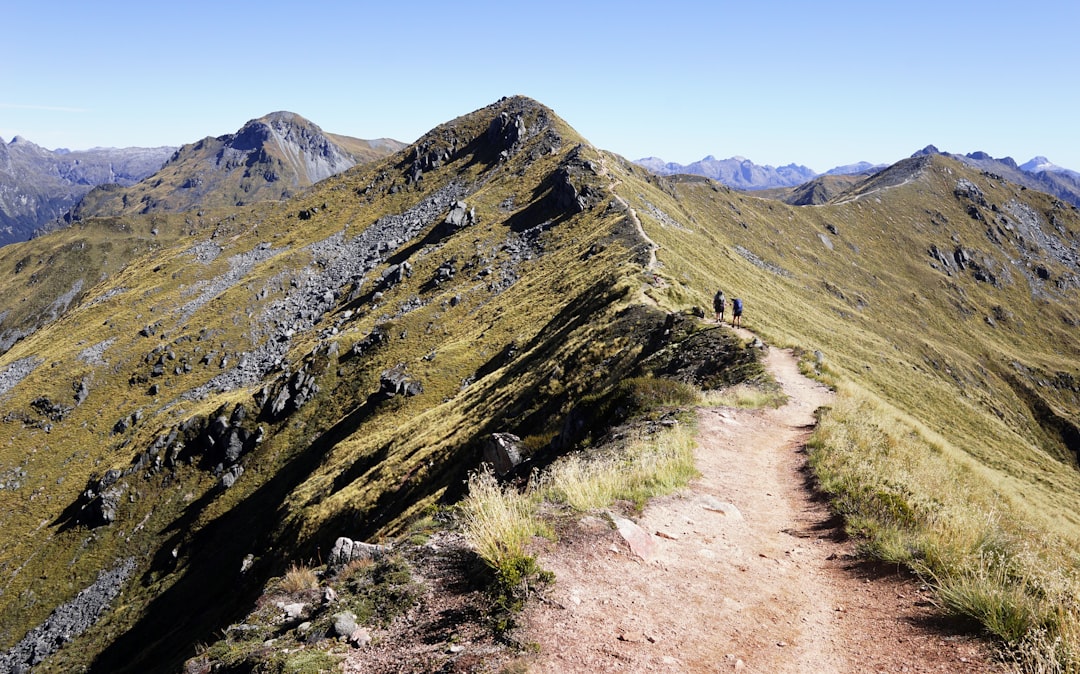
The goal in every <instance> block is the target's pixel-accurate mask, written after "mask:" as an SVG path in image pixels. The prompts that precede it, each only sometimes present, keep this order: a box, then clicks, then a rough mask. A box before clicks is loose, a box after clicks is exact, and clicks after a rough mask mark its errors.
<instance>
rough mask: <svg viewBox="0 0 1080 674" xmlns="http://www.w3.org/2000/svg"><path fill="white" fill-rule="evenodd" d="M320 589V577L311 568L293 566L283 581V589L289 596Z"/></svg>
mask: <svg viewBox="0 0 1080 674" xmlns="http://www.w3.org/2000/svg"><path fill="white" fill-rule="evenodd" d="M318 587H319V577H318V576H316V575H315V571H314V570H312V569H311V568H310V567H307V566H303V565H297V564H293V565H292V566H290V567H289V570H288V571H286V572H285V575H284V576H283V577H282V579H281V589H282V590H283V591H285V592H288V593H289V594H294V593H297V592H303V591H304V590H314V589H317V588H318Z"/></svg>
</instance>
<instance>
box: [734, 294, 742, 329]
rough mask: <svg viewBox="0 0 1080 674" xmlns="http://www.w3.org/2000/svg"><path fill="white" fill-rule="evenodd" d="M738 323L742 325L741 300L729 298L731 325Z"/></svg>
mask: <svg viewBox="0 0 1080 674" xmlns="http://www.w3.org/2000/svg"><path fill="white" fill-rule="evenodd" d="M735 324H738V325H739V327H740V328H741V327H742V300H741V299H739V298H738V297H736V298H735V299H733V300H731V327H733V328H734V327H735Z"/></svg>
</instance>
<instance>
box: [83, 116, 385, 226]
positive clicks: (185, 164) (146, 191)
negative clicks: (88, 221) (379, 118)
mask: <svg viewBox="0 0 1080 674" xmlns="http://www.w3.org/2000/svg"><path fill="white" fill-rule="evenodd" d="M402 147H403V144H402V143H399V142H397V141H394V140H389V139H385V138H384V139H379V140H361V139H359V138H350V137H348V136H339V135H335V134H328V133H324V132H323V130H322V129H320V128H319V127H318V126H317V125H315V124H314V123H312V122H310V121H308V120H306V119H304V118H303V117H301V116H300V115H297V114H294V113H291V112H274V113H271V114H269V115H266V116H264V117H260V118H258V119H253V120H251V121H250V122H248V123H247V124H245V125H244V126H243V127H242V128H241V129H240V130H239V131H237V132H236V133H235V134H228V135H225V136H219V137H217V138H209V137H208V138H204V139H203V140H201V141H199V142H197V143H192V144H189V145H185V146H184V147H182V148H180V149H179V150H177V151H176V152H175V153H174V154H173V156H172V157H171V158H170V159H169V160H168V162H167V163H166V164H165V166H163V167H162V168H161V170H160V171H158V172H157V173H155V174H154V175H152V176H149V177H148V178H147V179H146V180H144V181H142V182H140V183H139V184H138V185H134V186H131V187H129V188H126V189H120V188H117V187H113V186H108V187H102V188H101V189H98V190H94V191H93V192H91V193H90V194H88V195H86V197H85V198H84V199H83V200H82V201H81V202H80V203H79V205H78V207H77V208H75V210H74V211H73V214H72V216H73V218H74V219H79V218H86V217H91V216H115V215H122V214H135V213H151V212H163V211H164V212H178V211H187V210H193V209H200V208H214V207H221V206H225V207H233V206H242V205H244V204H251V203H255V202H259V201H269V200H280V199H287V198H289V197H290V196H292V195H294V194H298V193H299V192H300V191H301V190H303V189H304V188H306V187H308V186H310V185H313V184H315V183H317V182H319V181H320V180H323V179H325V178H328V177H330V176H332V175H336V174H338V173H341V172H342V171H344V170H346V169H349V168H351V167H352V166H355V165H356V164H357V163H366V162H370V161H374V160H376V159H379V158H381V157H385V156H386V155H388V154H391V153H393V152H396V151H397V150H400V149H401V148H402Z"/></svg>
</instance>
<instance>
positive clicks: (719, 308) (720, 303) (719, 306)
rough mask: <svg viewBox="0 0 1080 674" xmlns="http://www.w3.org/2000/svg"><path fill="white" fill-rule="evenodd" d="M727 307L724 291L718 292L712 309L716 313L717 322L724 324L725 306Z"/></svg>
mask: <svg viewBox="0 0 1080 674" xmlns="http://www.w3.org/2000/svg"><path fill="white" fill-rule="evenodd" d="M725 305H727V298H726V297H724V291H723V290H717V291H716V294H715V295H713V298H712V308H713V311H715V312H716V322H717V323H723V322H724V306H725Z"/></svg>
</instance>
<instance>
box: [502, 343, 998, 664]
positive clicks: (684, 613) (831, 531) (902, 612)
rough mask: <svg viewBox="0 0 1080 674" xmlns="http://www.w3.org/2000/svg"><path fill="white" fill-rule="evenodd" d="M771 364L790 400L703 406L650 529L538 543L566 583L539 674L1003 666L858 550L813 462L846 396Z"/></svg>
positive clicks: (586, 529)
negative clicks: (684, 485)
mask: <svg viewBox="0 0 1080 674" xmlns="http://www.w3.org/2000/svg"><path fill="white" fill-rule="evenodd" d="M739 333H740V335H742V336H744V337H749V336H751V335H750V333H749V332H747V331H743V330H740V331H739ZM765 364H766V367H767V368H768V369H769V371H770V372H771V373H772V375H773V377H774V378H775V379H776V380H777V381H778V382H779V383H780V384H781V386H782V387H783V388H784V391H785V393H787V395H788V396H789V402H788V403H787V404H786V405H785V406H783V407H781V408H779V409H775V410H773V409H768V410H740V409H732V408H702V409H700V410H699V411H698V425H699V436H698V449H697V450H696V454H697V463H698V469H699V470H700V471H701V477H700V478H699V479H698V480H695V481H694V482H693V483H692V484H691V485H690V487H689V488H688V489H685V490H683V491H682V492H680V493H678V494H675V495H672V496H668V497H664V498H660V499H655V500H654V501H653V502H651V503H650V504H649V505H648V506H647V507H646V509H645V511H644V512H643V513H642V514H641V516H640V517H639V518H637V521H636V525H637V526H636V527H634V526H633V525H632V524H629V523H627V522H625V521H624V522H622V523H621V524H622V526H620V527H619V530H618V531H616V530H613V528H612V526H611V523H610V522H609V521H608V520H607V519H605V518H599V517H591V516H590V517H585V518H582V520H581V521H580V522H579V523H578V525H577V526H576V527H574V528H573V530H572V531H570V532H567V533H565V534H563V536H562V537H561V538H560V541H559V542H558V543H557V544H554V545H552V546H550V547H549V548H548V549H546V550H540V551H539V558H540V562H541V564H542V566H543V567H544V568H547V569H550V570H552V571H554V572H555V574H556V578H557V581H556V584H555V586H554V587H553V588H552V589H551V591H550V592H549V593H548V595H547V598H546V600H545V601H544V602H540V603H538V604H537V605H536V606H534V607H532V608H530V609H529V610H528V611H527V612H526V615H525V620H524V621H523V622H524V624H525V632H526V633H527V638H528V639H529V640H530V641H532V642H533V643H535V644H536V645H538V646H539V654H538V655H536V656H535V657H534V658H532V659H531V662H530V671H533V672H551V673H554V672H636V671H640V672H645V671H664V672H722V671H746V672H774V673H776V672H819V673H830V672H836V673H849V672H878V671H889V672H892V671H912V672H919V671H949V672H965V671H971V672H986V671H994V669H995V667H994V665H993V664H992V662H991V658H990V656H989V649H988V648H987V646H986V645H985V644H984V643H982V642H981V641H979V640H978V639H976V638H973V637H971V636H969V635H966V634H962V633H958V632H955V631H954V630H953V629H952V626H950V625H949V624H947V623H946V622H943V621H942V620H940V618H938V617H937V614H936V612H935V610H934V608H933V605H932V603H931V602H930V594H929V591H928V589H927V588H926V587H925V586H922V585H921V584H920V583H919V582H918V581H917V580H914V579H911V578H906V577H904V576H902V575H901V574H900V573H899V571H898V570H896V569H882V568H880V567H879V566H876V565H872V564H867V563H863V562H860V561H859V560H858V559H857V558H856V557H855V556H854V555H853V554H852V549H851V548H852V545H853V544H852V543H851V542H849V541H846V540H844V536H843V534H842V532H841V530H840V529H839V528H838V523H837V522H836V521H835V519H834V518H832V517H831V516H830V513H829V510H828V508H827V506H826V504H825V503H824V502H823V500H822V499H821V498H819V497H817V496H816V495H815V494H814V492H813V489H812V486H811V484H810V481H809V478H808V472H807V469H806V450H805V443H806V440H807V438H808V437H809V435H810V433H811V432H812V430H813V426H814V423H815V417H814V411H815V410H816V409H817V408H818V407H820V406H822V405H827V404H829V402H830V401H831V398H832V393H831V392H830V391H829V390H828V389H826V388H825V387H823V386H821V385H820V384H817V383H815V382H813V381H811V380H810V379H808V378H806V377H804V376H803V375H802V374H801V373H800V372H799V370H798V363H797V360H796V358H795V356H794V355H793V354H792V353H791V352H790V351H785V350H780V349H770V350H769V351H768V352H767V354H766V355H765ZM615 519H616V520H619V518H618V517H617V516H616V517H615ZM905 668H906V669H905Z"/></svg>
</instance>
